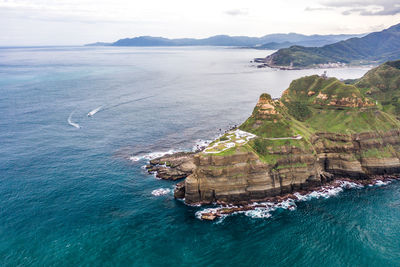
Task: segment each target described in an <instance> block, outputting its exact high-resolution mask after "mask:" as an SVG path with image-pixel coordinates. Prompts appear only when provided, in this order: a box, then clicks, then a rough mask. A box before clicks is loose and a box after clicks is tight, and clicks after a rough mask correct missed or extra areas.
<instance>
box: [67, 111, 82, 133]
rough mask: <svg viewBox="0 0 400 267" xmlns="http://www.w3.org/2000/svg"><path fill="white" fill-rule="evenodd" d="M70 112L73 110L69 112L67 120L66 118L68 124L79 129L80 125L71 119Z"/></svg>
mask: <svg viewBox="0 0 400 267" xmlns="http://www.w3.org/2000/svg"><path fill="white" fill-rule="evenodd" d="M72 114H74V112H71V114H69V117H68V120H67V121H68V124H69V125H71V126H73V127H75V128H76V129H80V128H81V126H80V125H79V124H78V123H75V122H73V121H72Z"/></svg>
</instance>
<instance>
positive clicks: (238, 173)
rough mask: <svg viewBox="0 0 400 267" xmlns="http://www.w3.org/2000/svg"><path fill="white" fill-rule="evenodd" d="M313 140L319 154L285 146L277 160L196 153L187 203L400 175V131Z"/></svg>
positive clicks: (251, 154) (261, 196) (237, 199)
mask: <svg viewBox="0 0 400 267" xmlns="http://www.w3.org/2000/svg"><path fill="white" fill-rule="evenodd" d="M311 139H312V145H313V147H314V148H315V152H316V153H315V154H313V153H310V152H309V151H304V150H302V149H298V148H295V147H287V146H284V147H281V148H279V149H277V150H273V151H272V150H271V151H270V152H271V154H275V155H279V159H278V160H277V161H276V163H274V164H268V163H266V162H263V161H262V160H261V159H260V158H259V157H258V156H257V154H256V153H254V152H240V153H235V154H233V155H229V156H214V155H213V156H205V155H201V154H199V155H196V156H195V164H196V166H197V168H196V169H195V172H194V173H193V174H192V175H190V176H189V177H188V178H187V179H186V181H185V201H186V202H187V203H203V204H204V203H212V202H218V201H223V202H227V203H237V202H241V201H249V200H262V199H264V198H266V197H270V196H276V195H281V194H285V193H290V192H293V191H297V190H302V189H307V188H310V187H315V186H317V185H322V184H324V183H326V182H329V181H331V180H332V179H334V178H335V177H348V178H355V179H367V178H369V177H371V176H373V175H379V174H396V173H400V160H399V155H398V153H397V151H398V148H399V146H400V130H392V131H388V132H385V133H382V134H378V133H376V132H367V133H362V134H354V135H345V134H333V133H317V134H315V135H313V136H312V137H311Z"/></svg>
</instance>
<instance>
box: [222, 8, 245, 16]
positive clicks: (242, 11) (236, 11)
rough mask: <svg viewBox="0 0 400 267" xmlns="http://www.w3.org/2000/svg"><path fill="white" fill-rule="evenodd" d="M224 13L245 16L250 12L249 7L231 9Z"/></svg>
mask: <svg viewBox="0 0 400 267" xmlns="http://www.w3.org/2000/svg"><path fill="white" fill-rule="evenodd" d="M224 13H225V14H227V15H230V16H243V15H247V14H249V12H248V10H247V9H230V10H227V11H225V12H224Z"/></svg>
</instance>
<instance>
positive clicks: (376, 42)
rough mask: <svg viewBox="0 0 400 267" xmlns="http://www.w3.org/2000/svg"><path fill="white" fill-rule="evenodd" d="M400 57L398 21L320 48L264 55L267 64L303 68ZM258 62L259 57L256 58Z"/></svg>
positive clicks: (293, 47)
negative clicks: (386, 27)
mask: <svg viewBox="0 0 400 267" xmlns="http://www.w3.org/2000/svg"><path fill="white" fill-rule="evenodd" d="M399 58H400V24H397V25H394V26H392V27H390V28H388V29H386V30H383V31H380V32H374V33H370V34H368V35H366V36H364V37H360V38H357V37H356V38H350V39H348V40H345V41H340V42H337V43H333V44H329V45H325V46H323V47H304V46H291V47H290V48H283V49H280V50H278V51H277V52H275V53H273V54H272V55H270V56H267V57H266V58H265V60H264V63H265V64H266V65H268V66H270V67H279V68H289V69H290V68H305V67H315V66H317V65H320V64H332V63H336V64H337V63H338V62H340V63H346V64H349V63H361V62H365V63H371V62H374V63H381V62H384V61H387V60H396V59H399ZM258 62H259V59H258Z"/></svg>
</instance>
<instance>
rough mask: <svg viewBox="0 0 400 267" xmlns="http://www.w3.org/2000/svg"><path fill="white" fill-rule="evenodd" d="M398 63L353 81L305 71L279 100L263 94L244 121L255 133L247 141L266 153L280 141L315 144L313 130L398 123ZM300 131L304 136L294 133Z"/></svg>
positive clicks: (358, 129)
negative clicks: (306, 73) (344, 80)
mask: <svg viewBox="0 0 400 267" xmlns="http://www.w3.org/2000/svg"><path fill="white" fill-rule="evenodd" d="M399 67H400V60H399V61H392V62H387V63H385V64H382V65H381V66H379V67H377V68H375V69H372V70H371V71H369V72H368V73H367V74H365V76H364V77H362V78H361V79H360V80H358V81H357V82H355V83H354V84H346V83H344V82H342V81H339V80H338V79H336V78H328V77H324V76H318V75H313V76H307V77H303V78H300V79H297V80H294V81H293V82H292V83H291V84H290V86H289V88H288V89H287V90H285V91H284V93H283V94H282V97H281V99H280V100H272V99H271V97H270V96H269V95H267V94H263V95H262V96H261V97H260V99H259V101H258V103H257V105H256V107H255V108H254V111H253V113H252V115H251V116H250V117H249V118H248V119H247V120H246V121H245V122H244V123H243V124H242V125H241V126H240V129H241V130H244V131H247V132H250V133H253V134H255V135H257V138H255V139H253V140H251V141H250V142H249V143H248V144H247V146H248V147H250V148H252V149H253V150H254V151H256V152H257V153H258V154H259V155H260V156H263V155H266V154H267V153H266V151H267V150H269V151H271V149H272V150H273V147H276V146H278V147H282V146H289V147H293V146H294V147H300V148H302V150H304V149H306V150H307V148H310V149H311V147H310V138H311V136H312V135H313V134H315V133H320V132H326V133H335V134H347V135H349V134H355V133H363V132H382V131H389V130H392V129H398V128H400V121H399V120H398V119H397V118H396V115H399V114H400V102H399V97H400V90H399V89H400V69H399ZM296 135H300V136H301V137H302V138H301V139H295V138H293V137H294V136H296ZM276 138H286V139H281V140H278V139H276Z"/></svg>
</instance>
